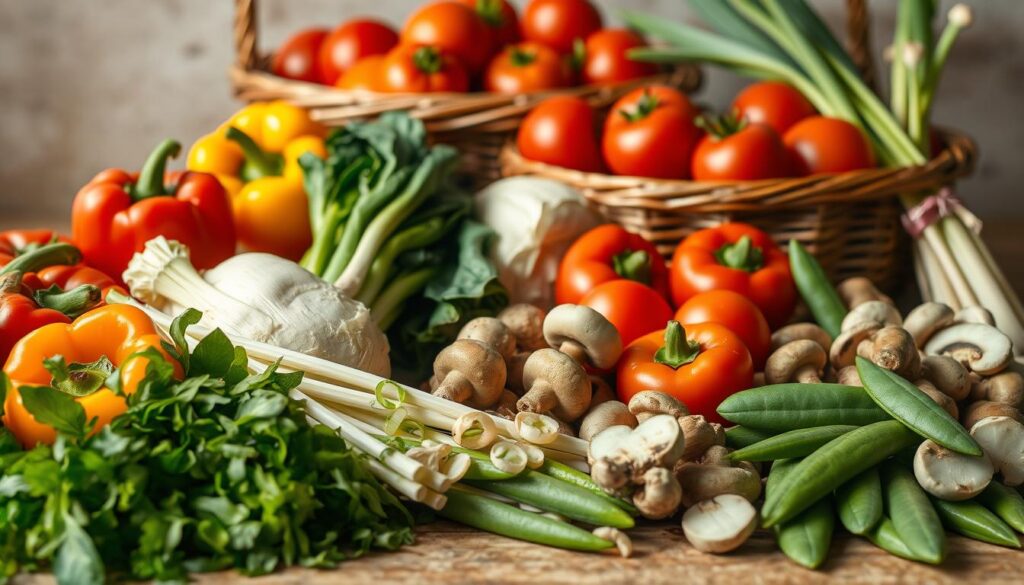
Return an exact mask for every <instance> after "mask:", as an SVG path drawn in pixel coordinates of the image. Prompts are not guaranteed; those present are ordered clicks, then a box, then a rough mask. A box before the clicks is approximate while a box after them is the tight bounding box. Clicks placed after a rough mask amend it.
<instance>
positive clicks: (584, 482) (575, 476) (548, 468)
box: [536, 458, 640, 517]
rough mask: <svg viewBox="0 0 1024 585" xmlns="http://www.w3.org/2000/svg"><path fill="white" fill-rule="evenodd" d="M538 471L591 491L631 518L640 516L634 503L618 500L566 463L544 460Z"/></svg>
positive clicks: (586, 475)
mask: <svg viewBox="0 0 1024 585" xmlns="http://www.w3.org/2000/svg"><path fill="white" fill-rule="evenodd" d="M536 471H539V472H540V473H543V474H545V475H549V476H551V477H553V478H555V479H560V480H562V481H564V482H566V483H570V484H572V485H575V486H578V487H581V488H583V489H585V490H589V491H591V492H593V493H594V494H596V495H597V496H599V497H600V498H602V499H604V500H608V501H609V502H611V503H613V504H615V505H616V506H618V507H619V508H622V509H623V510H625V512H626V513H627V514H629V515H630V516H634V517H635V516H638V515H639V514H640V512H639V511H637V509H636V506H634V505H633V503H632V502H628V501H626V500H624V499H622V498H616V497H615V496H613V495H611V494H609V493H607V492H605V491H604V490H603V489H601V486H599V485H597V483H595V482H594V480H593V479H591V478H590V475H588V474H586V473H583V472H582V471H580V470H578V469H575V468H573V467H569V466H568V465H566V464H565V463H562V462H560V461H555V460H554V459H548V458H545V459H544V463H543V464H542V465H541V466H540V467H539V468H537V470H536Z"/></svg>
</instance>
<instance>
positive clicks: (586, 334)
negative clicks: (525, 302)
mask: <svg viewBox="0 0 1024 585" xmlns="http://www.w3.org/2000/svg"><path fill="white" fill-rule="evenodd" d="M544 339H545V340H547V342H548V345H550V346H551V347H553V348H555V349H557V350H559V351H561V352H562V353H564V354H566V355H569V356H571V357H572V358H573V359H575V360H576V361H577V362H579V363H581V364H584V363H587V364H590V365H591V366H593V367H595V368H598V369H601V370H606V369H608V368H610V367H612V366H614V365H615V362H617V361H618V359H619V355H620V354H621V353H622V339H621V338H620V337H619V332H618V330H617V329H615V326H614V325H612V324H611V323H610V322H609V321H608V319H605V318H604V315H602V314H601V313H598V312H597V311H595V310H594V309H591V308H590V307H585V306H583V305H559V306H557V307H555V308H554V309H552V310H551V312H550V313H548V316H547V317H546V318H545V319H544Z"/></svg>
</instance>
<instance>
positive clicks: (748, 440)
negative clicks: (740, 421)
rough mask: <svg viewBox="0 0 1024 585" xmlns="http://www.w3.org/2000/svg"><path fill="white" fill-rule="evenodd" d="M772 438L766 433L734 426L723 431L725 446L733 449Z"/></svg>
mask: <svg viewBox="0 0 1024 585" xmlns="http://www.w3.org/2000/svg"><path fill="white" fill-rule="evenodd" d="M770 436H772V434H771V433H769V432H767V431H759V430H757V429H752V428H750V427H745V426H742V425H736V426H732V427H729V428H727V429H725V444H726V446H728V447H731V448H733V449H742V448H743V447H747V446H749V445H753V444H754V443H757V442H758V441H763V440H765V439H767V438H768V437H770Z"/></svg>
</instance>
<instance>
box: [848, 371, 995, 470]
mask: <svg viewBox="0 0 1024 585" xmlns="http://www.w3.org/2000/svg"><path fill="white" fill-rule="evenodd" d="M857 373H858V374H859V375H860V380H861V382H863V383H864V389H865V390H866V391H867V393H868V395H869V396H870V397H871V398H872V400H874V401H875V402H876V403H877V404H878V406H880V407H882V409H883V410H885V411H886V412H888V413H889V414H890V415H891V416H892V417H893V418H894V419H896V420H898V421H900V422H901V423H903V424H904V425H906V426H907V427H908V428H910V429H911V430H913V431H914V432H916V433H917V434H919V435H921V436H922V437H925V438H928V439H931V440H932V441H935V442H936V443H938V444H939V445H942V446H943V447H945V448H947V449H951V450H953V451H956V452H957V453H963V454H964V455H975V456H978V455H981V447H979V446H978V443H976V442H975V441H974V439H973V438H972V437H971V435H970V434H969V433H968V432H967V429H965V428H964V427H963V425H961V424H960V423H959V422H958V421H957V420H956V419H955V418H953V417H952V416H950V415H949V413H948V412H946V411H945V410H943V409H942V407H941V406H939V405H938V404H936V403H935V401H934V400H932V399H931V398H929V397H928V395H927V394H925V393H924V392H921V390H920V389H919V388H918V387H917V386H914V385H913V384H911V383H910V382H908V381H906V380H904V379H903V378H901V377H900V376H898V375H896V374H894V373H892V372H890V371H889V370H886V369H884V368H880V367H878V366H876V365H875V364H873V363H871V361H870V360H866V359H864V358H862V357H860V356H857Z"/></svg>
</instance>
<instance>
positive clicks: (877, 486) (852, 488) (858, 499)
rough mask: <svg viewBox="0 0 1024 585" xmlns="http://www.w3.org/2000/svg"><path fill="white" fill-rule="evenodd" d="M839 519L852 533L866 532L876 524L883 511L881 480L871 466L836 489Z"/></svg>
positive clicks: (880, 518)
mask: <svg viewBox="0 0 1024 585" xmlns="http://www.w3.org/2000/svg"><path fill="white" fill-rule="evenodd" d="M836 504H837V506H836V507H837V508H838V509H839V520H840V522H842V523H843V526H844V527H845V528H846V529H847V530H849V531H850V532H852V533H853V534H866V533H867V532H868V531H869V530H871V529H872V528H874V527H875V526H877V525H878V523H879V521H881V520H882V515H883V513H884V508H885V504H884V500H883V499H882V480H881V479H880V478H879V476H878V469H876V468H874V467H872V468H871V469H869V470H867V471H865V472H864V473H862V474H860V475H858V476H857V477H855V478H853V479H851V480H850V481H848V482H846V483H844V484H843V485H841V486H839V489H837V490H836Z"/></svg>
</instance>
